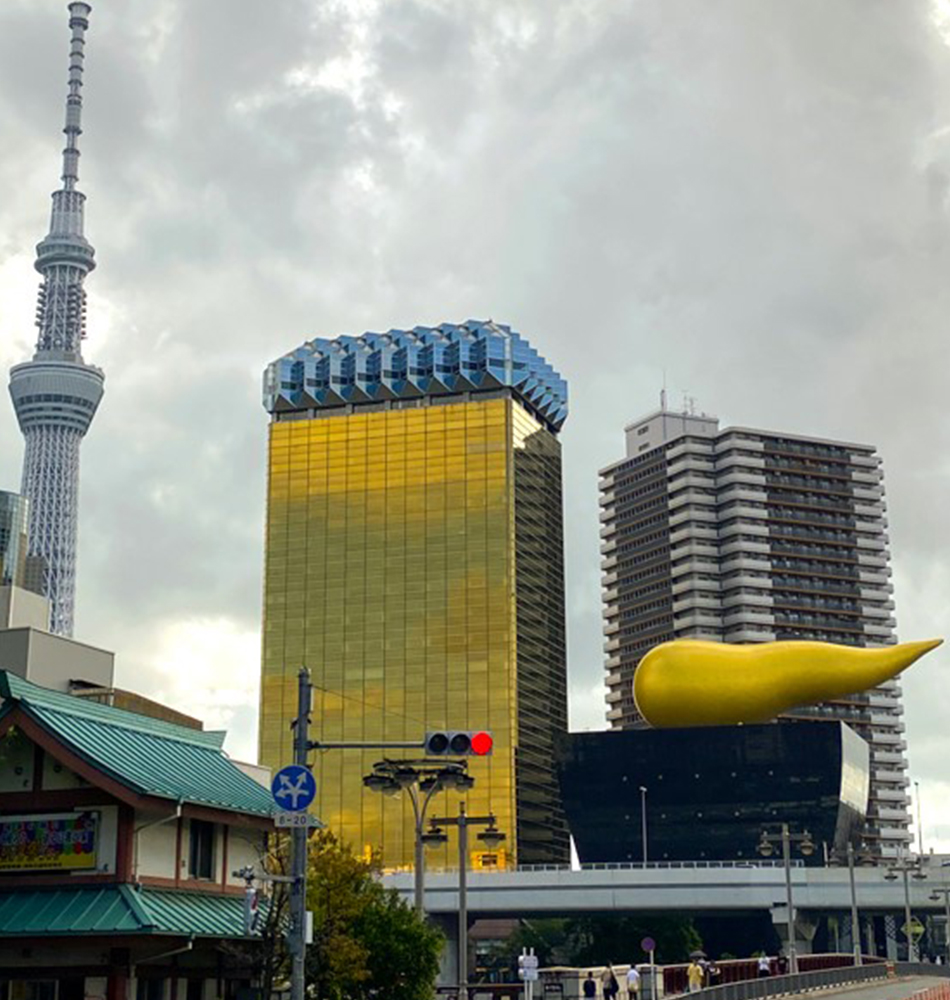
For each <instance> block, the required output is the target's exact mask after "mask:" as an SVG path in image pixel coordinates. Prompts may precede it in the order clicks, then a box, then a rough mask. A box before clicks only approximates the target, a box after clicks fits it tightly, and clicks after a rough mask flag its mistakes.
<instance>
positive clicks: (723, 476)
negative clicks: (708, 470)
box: [716, 466, 765, 496]
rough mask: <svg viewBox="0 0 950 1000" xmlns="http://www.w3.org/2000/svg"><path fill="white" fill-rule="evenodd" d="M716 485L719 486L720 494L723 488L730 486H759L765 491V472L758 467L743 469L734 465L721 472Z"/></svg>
mask: <svg viewBox="0 0 950 1000" xmlns="http://www.w3.org/2000/svg"><path fill="white" fill-rule="evenodd" d="M716 485H717V486H718V487H719V490H720V496H721V493H722V490H723V489H724V488H726V487H729V486H745V487H749V488H755V487H759V489H761V490H762V492H763V493H764V492H765V473H764V471H761V472H760V471H759V470H758V469H743V468H737V467H736V466H733V467H732V468H730V469H728V470H727V471H722V472H720V473H719V474H718V475H717V477H716Z"/></svg>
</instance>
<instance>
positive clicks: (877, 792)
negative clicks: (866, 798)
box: [871, 788, 910, 807]
mask: <svg viewBox="0 0 950 1000" xmlns="http://www.w3.org/2000/svg"><path fill="white" fill-rule="evenodd" d="M871 795H872V797H873V798H875V799H877V801H878V802H888V803H890V804H891V805H892V806H895V807H896V806H906V805H909V804H910V796H909V795H908V794H907V792H905V791H904V789H903V788H876V789H874V790H873V791H872V793H871Z"/></svg>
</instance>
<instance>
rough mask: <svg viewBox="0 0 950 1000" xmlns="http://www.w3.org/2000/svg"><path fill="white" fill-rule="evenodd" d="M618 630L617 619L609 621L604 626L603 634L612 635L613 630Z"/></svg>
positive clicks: (618, 623)
mask: <svg viewBox="0 0 950 1000" xmlns="http://www.w3.org/2000/svg"><path fill="white" fill-rule="evenodd" d="M619 631H620V622H619V621H610V622H608V623H607V624H606V625H605V626H604V635H613V634H614V633H615V632H619Z"/></svg>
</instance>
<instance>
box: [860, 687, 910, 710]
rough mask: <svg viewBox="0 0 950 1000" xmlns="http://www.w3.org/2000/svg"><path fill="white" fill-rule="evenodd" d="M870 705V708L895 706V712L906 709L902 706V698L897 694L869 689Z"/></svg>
mask: <svg viewBox="0 0 950 1000" xmlns="http://www.w3.org/2000/svg"><path fill="white" fill-rule="evenodd" d="M867 698H868V707H869V708H891V707H893V708H894V710H895V712H897V711H900V712H903V711H904V709H903V708H902V707H901V703H900V700H899V699H898V698H897V696H896V695H892V694H884V693H882V692H880V691H869V692H868V696H867Z"/></svg>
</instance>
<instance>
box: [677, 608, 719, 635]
mask: <svg viewBox="0 0 950 1000" xmlns="http://www.w3.org/2000/svg"><path fill="white" fill-rule="evenodd" d="M703 626H707V627H712V628H716V629H717V630H718V628H719V615H718V614H710V613H709V612H708V611H703V610H699V609H696V610H693V611H688V612H686V614H683V615H674V616H673V630H674V631H676V632H678V631H680V630H682V629H691V628H702V627H703Z"/></svg>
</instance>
